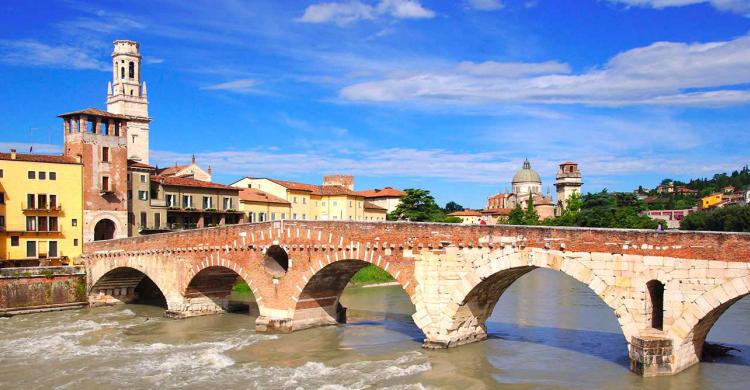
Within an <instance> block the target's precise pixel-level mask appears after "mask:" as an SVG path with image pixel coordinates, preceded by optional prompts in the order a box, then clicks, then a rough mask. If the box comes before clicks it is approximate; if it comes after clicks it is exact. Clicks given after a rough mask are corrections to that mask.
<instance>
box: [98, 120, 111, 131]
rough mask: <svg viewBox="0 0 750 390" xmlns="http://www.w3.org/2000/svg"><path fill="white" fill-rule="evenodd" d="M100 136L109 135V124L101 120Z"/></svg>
mask: <svg viewBox="0 0 750 390" xmlns="http://www.w3.org/2000/svg"><path fill="white" fill-rule="evenodd" d="M100 123H101V127H102V134H104V135H109V122H108V121H105V120H102V121H101V122H100Z"/></svg>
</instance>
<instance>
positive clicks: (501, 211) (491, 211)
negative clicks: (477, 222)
mask: <svg viewBox="0 0 750 390" xmlns="http://www.w3.org/2000/svg"><path fill="white" fill-rule="evenodd" d="M511 211H513V209H507V208H497V209H484V210H482V214H490V215H510V212H511Z"/></svg>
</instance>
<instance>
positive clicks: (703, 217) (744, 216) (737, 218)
mask: <svg viewBox="0 0 750 390" xmlns="http://www.w3.org/2000/svg"><path fill="white" fill-rule="evenodd" d="M680 228H681V229H685V230H710V231H725V232H750V206H738V205H730V206H726V207H722V208H717V209H713V210H709V211H699V212H697V213H693V214H690V215H688V216H687V217H685V219H683V220H682V223H681V224H680Z"/></svg>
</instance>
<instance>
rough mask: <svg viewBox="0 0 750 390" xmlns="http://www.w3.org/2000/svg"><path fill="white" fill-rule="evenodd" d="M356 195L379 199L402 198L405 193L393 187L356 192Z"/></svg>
mask: <svg viewBox="0 0 750 390" xmlns="http://www.w3.org/2000/svg"><path fill="white" fill-rule="evenodd" d="M357 194H359V195H361V196H364V197H365V198H381V197H398V198H400V197H402V196H404V194H405V192H404V191H400V190H397V189H395V188H393V187H384V188H382V189H380V188H373V189H371V190H362V191H357Z"/></svg>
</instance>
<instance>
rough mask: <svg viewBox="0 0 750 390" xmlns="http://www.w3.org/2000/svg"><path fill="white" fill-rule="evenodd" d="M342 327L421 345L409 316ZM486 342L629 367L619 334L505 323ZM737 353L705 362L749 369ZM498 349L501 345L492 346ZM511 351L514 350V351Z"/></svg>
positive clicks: (744, 352) (749, 348)
mask: <svg viewBox="0 0 750 390" xmlns="http://www.w3.org/2000/svg"><path fill="white" fill-rule="evenodd" d="M346 326H352V327H382V328H385V329H386V330H389V331H392V332H397V333H400V334H402V335H404V336H406V337H408V338H409V340H411V341H413V342H415V343H420V344H421V343H422V341H423V340H424V334H423V333H422V331H421V330H420V329H419V328H418V327H417V326H416V325H415V324H414V322H413V321H412V319H411V316H410V315H406V314H394V313H382V312H371V311H361V310H358V311H356V315H355V316H352V318H350V321H349V323H347V324H346ZM487 330H488V339H487V340H486V341H483V342H489V343H493V342H497V341H499V342H502V341H507V342H512V343H533V344H539V345H544V346H546V347H551V348H558V349H564V350H568V351H572V352H575V353H580V354H585V355H588V356H592V357H595V358H598V359H602V360H605V361H609V362H612V363H614V364H617V365H619V366H621V367H624V368H629V367H630V360H629V357H628V344H627V342H626V341H625V338H624V337H623V335H622V334H620V333H613V332H604V331H596V330H588V329H564V328H555V327H546V326H533V325H520V324H515V323H505V322H488V323H487ZM722 345H726V346H731V347H734V348H737V349H739V350H740V351H741V352H733V353H732V354H730V355H726V356H719V357H714V358H711V359H707V360H705V361H706V362H710V363H716V364H731V365H739V366H750V345H742V344H726V343H723V344H722ZM496 346H497V347H499V348H502V345H496ZM514 350H515V348H514Z"/></svg>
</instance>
